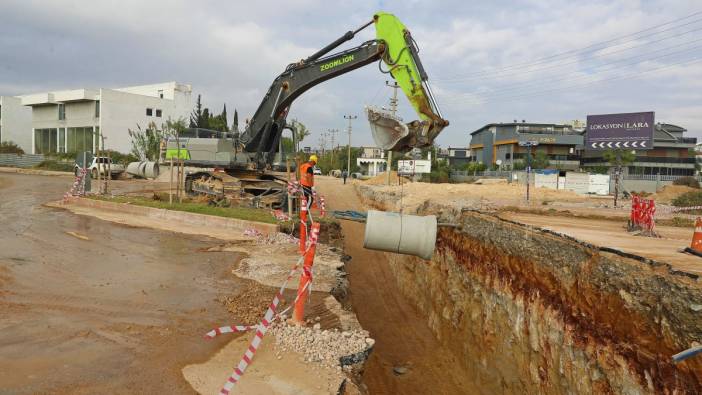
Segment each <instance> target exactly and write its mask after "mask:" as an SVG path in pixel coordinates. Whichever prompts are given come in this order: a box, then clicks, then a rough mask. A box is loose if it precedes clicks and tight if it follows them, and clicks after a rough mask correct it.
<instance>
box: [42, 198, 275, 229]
mask: <svg viewBox="0 0 702 395" xmlns="http://www.w3.org/2000/svg"><path fill="white" fill-rule="evenodd" d="M70 205H75V206H80V207H88V208H94V209H99V210H108V211H113V212H119V213H123V214H131V215H137V216H142V217H147V218H150V219H158V220H163V221H170V222H174V223H178V224H182V225H192V226H202V227H210V228H217V229H231V230H235V231H239V232H243V231H244V230H246V229H256V230H257V231H259V232H261V233H262V234H264V235H273V234H275V233H277V232H278V225H273V224H266V223H263V222H256V221H247V220H243V219H237V218H225V217H217V216H214V215H207V214H197V213H189V212H186V211H176V210H168V209H163V208H154V207H145V206H137V205H134V204H129V203H115V202H107V201H103V200H94V199H86V198H79V197H70V198H69V200H68V204H67V205H63V204H60V203H57V204H56V205H55V207H61V208H68V207H67V206H70Z"/></svg>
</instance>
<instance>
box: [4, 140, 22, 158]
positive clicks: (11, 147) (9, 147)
mask: <svg viewBox="0 0 702 395" xmlns="http://www.w3.org/2000/svg"><path fill="white" fill-rule="evenodd" d="M0 154H18V155H24V150H23V149H22V148H20V147H19V145H17V144H15V143H13V142H12V141H3V142H2V143H0Z"/></svg>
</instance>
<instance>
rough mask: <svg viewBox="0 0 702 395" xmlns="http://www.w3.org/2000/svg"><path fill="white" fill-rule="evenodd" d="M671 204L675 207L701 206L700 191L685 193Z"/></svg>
mask: <svg viewBox="0 0 702 395" xmlns="http://www.w3.org/2000/svg"><path fill="white" fill-rule="evenodd" d="M672 203H673V206H676V207H691V206H702V191H690V192H685V193H683V194H682V195H680V196H678V197H676V198H675V199H673V202H672Z"/></svg>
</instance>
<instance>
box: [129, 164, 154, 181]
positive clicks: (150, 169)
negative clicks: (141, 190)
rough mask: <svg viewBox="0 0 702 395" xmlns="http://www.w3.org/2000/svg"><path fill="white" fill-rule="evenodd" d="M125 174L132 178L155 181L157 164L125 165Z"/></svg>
mask: <svg viewBox="0 0 702 395" xmlns="http://www.w3.org/2000/svg"><path fill="white" fill-rule="evenodd" d="M127 173H128V174H131V175H133V176H134V177H140V178H151V179H155V178H156V177H158V175H159V167H158V163H157V162H147V161H141V162H131V163H130V164H128V165H127Z"/></svg>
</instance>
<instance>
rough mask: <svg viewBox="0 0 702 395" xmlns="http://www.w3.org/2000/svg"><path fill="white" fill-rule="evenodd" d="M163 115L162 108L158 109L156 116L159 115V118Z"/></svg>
mask: <svg viewBox="0 0 702 395" xmlns="http://www.w3.org/2000/svg"><path fill="white" fill-rule="evenodd" d="M161 115H162V114H161V110H156V116H157V117H159V118H161Z"/></svg>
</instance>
